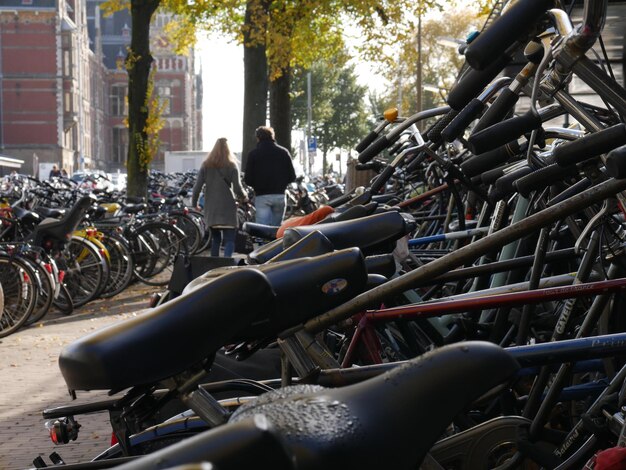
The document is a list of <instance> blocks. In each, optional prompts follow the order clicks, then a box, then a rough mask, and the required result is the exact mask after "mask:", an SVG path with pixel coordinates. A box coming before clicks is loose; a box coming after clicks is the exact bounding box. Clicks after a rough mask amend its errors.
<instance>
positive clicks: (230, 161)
mask: <svg viewBox="0 0 626 470" xmlns="http://www.w3.org/2000/svg"><path fill="white" fill-rule="evenodd" d="M202 166H203V167H205V168H227V167H233V166H237V160H235V156H234V155H233V154H232V153H231V151H230V148H229V147H228V141H227V140H226V138H225V137H220V138H219V139H217V141H216V142H215V145H214V146H213V150H211V151H210V152H209V154H208V155H207V157H206V159H205V160H204V161H203V162H202Z"/></svg>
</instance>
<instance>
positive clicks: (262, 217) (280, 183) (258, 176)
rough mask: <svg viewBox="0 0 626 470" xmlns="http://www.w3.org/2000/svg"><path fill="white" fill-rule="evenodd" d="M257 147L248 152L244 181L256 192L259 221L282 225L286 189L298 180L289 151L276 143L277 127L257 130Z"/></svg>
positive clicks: (262, 127)
mask: <svg viewBox="0 0 626 470" xmlns="http://www.w3.org/2000/svg"><path fill="white" fill-rule="evenodd" d="M256 139H257V146H256V148H255V149H254V150H252V151H251V152H250V153H249V154H248V163H247V164H246V171H245V176H244V181H245V183H246V184H247V185H248V186H252V188H253V189H254V193H255V199H254V205H255V207H256V221H257V223H259V224H265V225H273V226H279V225H280V224H281V223H282V220H283V217H284V214H285V189H286V188H287V185H288V184H289V183H291V182H292V181H295V179H296V172H295V170H294V168H293V163H292V162H291V155H290V153H289V150H287V149H286V148H284V147H281V146H280V145H277V144H276V140H275V137H274V129H272V128H271V127H265V126H261V127H259V128H257V130H256Z"/></svg>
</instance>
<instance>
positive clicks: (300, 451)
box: [120, 342, 519, 470]
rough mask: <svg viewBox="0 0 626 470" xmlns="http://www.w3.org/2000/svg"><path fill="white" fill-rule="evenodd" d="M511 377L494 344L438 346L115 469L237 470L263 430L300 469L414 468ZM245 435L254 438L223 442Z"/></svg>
mask: <svg viewBox="0 0 626 470" xmlns="http://www.w3.org/2000/svg"><path fill="white" fill-rule="evenodd" d="M518 369H519V365H518V364H517V362H516V361H515V359H513V357H512V356H511V355H510V354H508V353H507V352H506V351H505V350H504V349H502V348H499V347H498V346H496V345H494V344H491V343H484V342H467V343H463V344H455V345H451V346H445V347H442V348H440V349H438V350H436V351H434V352H430V353H427V354H424V355H423V356H420V357H419V358H417V359H413V360H411V361H409V362H407V363H406V364H404V365H402V366H398V367H397V368H396V369H394V370H392V371H390V372H388V373H385V374H383V375H380V376H378V377H374V378H372V379H369V380H366V381H364V382H361V383H359V384H355V385H350V386H347V387H342V388H335V389H327V388H323V387H320V386H311V385H297V386H294V387H287V388H283V389H279V390H275V391H273V392H269V393H266V394H265V395H262V396H261V397H259V398H258V399H257V400H255V401H254V402H252V403H250V404H247V405H244V406H242V407H241V408H239V410H237V411H236V412H235V413H234V414H233V416H232V417H231V419H230V422H229V423H228V424H226V425H224V426H221V427H219V428H216V429H213V430H210V431H207V432H204V433H202V434H200V435H198V436H195V437H193V438H190V439H186V440H184V441H183V442H180V443H178V444H175V445H173V446H171V447H168V448H165V449H162V450H160V451H157V452H155V453H154V454H151V455H148V456H146V457H143V458H141V459H139V460H136V461H134V462H131V463H129V464H126V465H125V466H122V467H120V468H121V469H123V470H144V469H153V468H169V467H172V466H174V465H182V464H188V463H194V462H200V461H207V462H211V463H214V464H216V465H218V466H219V468H244V467H237V466H236V465H237V464H241V461H240V460H238V459H241V458H243V457H244V456H250V455H255V456H256V455H259V454H258V452H259V447H258V446H257V445H255V444H256V443H258V442H259V439H260V437H261V434H262V433H261V431H262V430H265V439H266V441H265V442H267V444H266V445H268V446H272V447H273V448H274V449H276V450H275V452H276V453H277V455H278V456H281V457H282V456H283V455H290V456H291V460H292V462H293V466H294V468H297V469H298V470H313V469H321V468H323V469H325V470H344V469H346V468H358V469H359V470H380V469H383V468H384V469H387V468H392V469H394V470H409V469H414V468H418V467H419V464H420V463H421V461H422V460H423V458H424V456H425V455H426V453H427V452H428V451H429V449H430V448H431V447H432V445H433V444H434V443H435V441H436V440H437V439H438V438H439V437H441V434H442V433H443V432H444V430H445V428H446V427H447V426H448V425H449V424H450V422H451V421H452V420H453V419H454V417H455V416H456V415H458V414H459V413H460V412H462V411H464V410H465V409H467V408H468V407H469V406H470V405H471V404H472V402H473V401H474V400H476V399H477V398H479V397H480V396H481V395H483V394H484V393H486V392H487V391H489V390H490V389H492V388H493V387H494V386H496V385H499V384H501V383H502V382H504V381H506V380H507V379H509V378H510V377H511V376H512V375H513V374H514V373H515V372H516V371H517V370H518ZM255 423H256V424H255ZM235 426H236V427H235ZM244 429H246V430H248V432H247V433H246V434H245V435H247V436H255V439H250V438H248V439H231V441H230V442H229V441H228V437H231V438H232V437H233V436H236V435H238V433H240V432H241V431H242V430H244ZM242 442H244V443H245V444H243V445H241V443H242ZM238 443H239V444H238ZM264 468H271V467H267V466H264ZM279 468H282V467H279Z"/></svg>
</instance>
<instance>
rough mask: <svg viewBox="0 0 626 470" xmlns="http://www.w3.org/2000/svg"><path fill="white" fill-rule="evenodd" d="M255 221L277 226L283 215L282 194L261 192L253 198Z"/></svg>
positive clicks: (283, 197) (283, 196)
mask: <svg viewBox="0 0 626 470" xmlns="http://www.w3.org/2000/svg"><path fill="white" fill-rule="evenodd" d="M254 206H255V207H256V222H257V223H258V224H264V225H272V226H274V227H278V226H279V225H280V224H281V223H282V222H283V216H284V215H285V195H284V194H263V195H261V196H256V197H255V198H254Z"/></svg>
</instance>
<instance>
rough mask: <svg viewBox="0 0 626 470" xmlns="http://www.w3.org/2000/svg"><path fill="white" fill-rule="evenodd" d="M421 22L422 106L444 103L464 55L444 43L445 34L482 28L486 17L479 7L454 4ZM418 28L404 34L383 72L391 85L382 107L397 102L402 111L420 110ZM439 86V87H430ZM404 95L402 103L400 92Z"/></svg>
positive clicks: (460, 35)
mask: <svg viewBox="0 0 626 470" xmlns="http://www.w3.org/2000/svg"><path fill="white" fill-rule="evenodd" d="M452 6H453V7H454V8H449V9H446V10H445V11H443V12H441V13H440V14H437V15H432V16H431V17H430V18H426V19H425V20H424V21H423V22H422V84H423V86H427V89H426V90H424V91H423V93H422V109H428V108H432V107H435V106H441V105H442V104H443V103H444V101H445V97H446V93H447V91H448V90H449V89H450V88H451V87H452V85H453V83H454V81H455V79H456V76H457V75H458V71H459V70H460V68H461V66H462V64H463V61H464V58H463V56H461V55H460V54H459V53H458V51H457V49H456V48H454V47H450V46H449V45H444V44H442V43H441V39H443V38H455V39H464V38H465V37H466V35H467V33H468V32H469V31H471V30H472V29H477V28H480V26H481V25H482V23H483V22H484V18H483V17H480V16H478V14H477V13H478V12H477V10H476V9H471V8H467V7H465V8H463V7H460V6H459V5H456V4H453V5H452ZM416 34H417V28H416V29H415V30H414V31H413V32H412V34H410V35H408V36H407V37H406V38H404V40H403V42H402V43H401V44H400V47H399V50H398V51H397V56H396V57H395V60H394V61H392V62H389V63H388V66H387V69H386V70H385V71H384V72H383V75H384V76H385V78H386V79H387V80H388V81H389V83H390V85H389V87H388V88H387V90H386V92H385V93H383V95H382V96H381V97H380V100H381V101H382V104H383V107H391V106H397V107H398V108H399V109H401V110H402V114H404V115H410V114H412V113H415V112H416V111H417V98H416V96H417V89H416V83H417V62H418V52H417V39H416ZM430 87H435V88H438V89H439V91H438V92H437V91H433V90H432V89H428V88H430ZM400 95H401V96H402V103H400V102H399V96H400Z"/></svg>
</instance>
